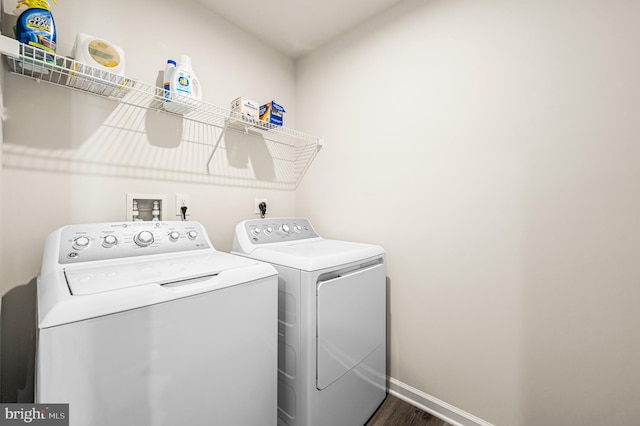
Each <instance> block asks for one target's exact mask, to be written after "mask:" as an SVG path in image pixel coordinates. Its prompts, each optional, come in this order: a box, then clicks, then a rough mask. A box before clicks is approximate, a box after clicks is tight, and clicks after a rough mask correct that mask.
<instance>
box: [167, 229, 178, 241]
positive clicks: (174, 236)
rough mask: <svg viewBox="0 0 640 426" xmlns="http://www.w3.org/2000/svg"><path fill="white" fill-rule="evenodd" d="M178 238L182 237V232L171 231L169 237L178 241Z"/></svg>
mask: <svg viewBox="0 0 640 426" xmlns="http://www.w3.org/2000/svg"><path fill="white" fill-rule="evenodd" d="M178 238H180V233H179V232H178V231H171V232H169V239H170V240H171V241H178Z"/></svg>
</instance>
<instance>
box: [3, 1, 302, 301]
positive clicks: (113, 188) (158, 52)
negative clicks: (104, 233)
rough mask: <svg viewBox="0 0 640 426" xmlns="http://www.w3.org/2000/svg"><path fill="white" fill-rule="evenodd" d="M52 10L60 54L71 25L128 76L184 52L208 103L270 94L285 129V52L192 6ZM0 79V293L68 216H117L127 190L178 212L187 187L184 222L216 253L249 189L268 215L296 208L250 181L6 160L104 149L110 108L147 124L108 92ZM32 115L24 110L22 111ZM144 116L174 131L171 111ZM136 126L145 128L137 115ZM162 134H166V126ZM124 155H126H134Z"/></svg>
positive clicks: (32, 269) (150, 78) (24, 275)
mask: <svg viewBox="0 0 640 426" xmlns="http://www.w3.org/2000/svg"><path fill="white" fill-rule="evenodd" d="M53 12H54V17H55V19H56V24H57V28H58V53H59V54H61V55H68V54H70V53H71V49H72V46H73V43H74V40H75V35H76V33H78V32H87V33H89V34H93V35H97V36H100V37H104V38H105V39H107V40H110V41H111V42H113V43H115V44H117V45H119V46H121V47H122V48H123V49H124V50H125V53H126V68H127V75H128V76H130V77H134V78H137V79H139V80H141V81H143V82H146V83H150V84H154V83H155V82H156V77H157V74H158V72H159V71H161V70H163V69H164V63H166V60H167V58H175V59H177V58H178V56H179V55H180V54H181V53H186V54H189V55H190V56H191V57H192V61H193V66H194V69H195V71H196V73H197V74H198V77H199V79H200V82H201V84H202V86H203V88H204V100H205V101H207V102H210V103H213V104H216V105H220V106H223V107H228V106H229V104H230V101H231V100H232V99H235V98H236V97H237V96H249V97H252V98H254V99H256V100H258V99H259V100H267V99H272V98H277V99H280V100H281V102H282V103H283V104H285V105H287V106H288V107H289V108H288V109H289V110H290V111H291V113H290V114H287V123H288V124H289V125H290V126H294V123H295V105H294V66H293V62H292V60H291V59H289V58H287V57H285V56H284V55H281V54H279V53H277V52H276V51H274V50H273V49H270V48H268V47H266V45H264V44H263V43H262V42H260V41H259V40H257V39H255V38H252V37H250V36H248V35H247V34H246V33H244V32H243V31H241V30H239V29H237V28H236V27H234V26H233V25H231V24H229V23H228V22H226V21H224V20H222V19H221V18H219V17H217V16H216V15H214V14H213V13H211V12H208V11H207V10H206V9H204V8H203V7H202V6H201V5H199V4H198V3H195V2H175V1H166V0H165V1H153V2H152V1H142V2H133V3H131V2H126V1H115V2H113V1H112V2H109V3H108V5H105V3H104V2H98V1H88V2H83V3H82V5H81V6H80V5H78V4H73V2H60V4H58V5H56V6H54V9H53ZM264 76H269V78H270V81H269V84H268V85H265V84H264ZM6 80H7V87H6V92H7V93H6V94H5V104H6V109H7V120H6V122H5V140H4V142H5V150H7V151H8V152H10V154H11V155H9V154H6V153H5V155H6V156H7V162H9V163H10V164H11V167H8V166H7V165H6V164H5V168H4V171H3V173H2V174H3V191H2V192H3V194H4V202H3V205H2V206H3V209H2V210H3V221H2V227H3V229H4V232H5V236H6V238H5V239H3V243H4V245H5V246H9V247H10V248H11V250H9V251H8V252H7V256H5V260H4V264H3V269H2V274H3V276H4V278H5V282H6V288H5V291H7V290H9V289H10V288H11V287H12V286H15V285H19V284H24V283H25V282H28V280H29V279H30V278H32V277H34V276H35V275H36V274H37V272H38V270H39V266H40V265H39V262H40V255H39V253H40V252H41V250H42V242H43V240H44V238H45V236H46V235H47V234H48V233H49V232H51V231H52V230H54V229H55V228H57V227H59V226H62V225H65V224H69V223H83V222H96V221H117V220H124V218H125V216H124V214H125V213H124V212H125V194H126V193H127V192H133V193H161V194H167V195H168V197H169V198H168V201H169V204H170V205H169V210H171V211H174V210H175V207H174V203H175V194H176V193H187V194H190V196H191V203H192V205H193V209H192V213H193V214H192V216H191V218H192V220H198V221H201V222H202V223H203V224H204V225H205V226H206V227H207V229H208V230H209V232H210V234H211V238H212V240H214V242H215V243H216V246H217V248H219V249H221V250H229V249H230V248H231V240H232V235H233V226H234V225H235V223H237V222H238V221H240V220H242V219H245V218H248V217H253V202H254V198H256V197H260V198H268V199H269V200H270V203H269V204H270V208H271V213H272V214H283V215H287V214H293V208H294V201H293V200H294V193H293V191H282V190H273V189H269V188H268V187H267V188H266V189H260V188H258V187H257V185H254V184H253V183H252V182H248V183H247V185H246V186H244V187H242V186H240V187H238V186H225V185H208V184H197V183H192V182H189V181H188V180H182V181H177V182H176V181H175V180H174V179H173V176H174V175H173V174H171V173H166V174H163V171H162V168H161V167H159V168H158V170H157V171H155V172H154V173H153V175H154V176H157V179H147V178H145V177H146V176H148V175H149V173H147V174H145V173H144V171H143V170H141V171H140V176H142V177H141V178H136V177H135V176H133V177H131V176H124V177H123V176H121V175H120V174H118V173H113V174H110V173H109V169H108V168H107V169H105V168H104V167H102V168H100V169H99V173H98V172H96V170H97V169H98V167H97V166H96V167H93V166H92V165H91V164H83V165H81V166H82V167H80V166H79V165H78V164H74V165H73V166H74V167H75V169H74V170H79V171H80V172H79V173H67V171H68V170H65V169H64V168H62V172H60V173H51V172H49V171H43V170H41V169H40V168H39V165H40V164H42V163H43V162H44V161H45V160H43V159H39V158H37V157H35V158H34V159H33V160H31V159H29V158H28V156H27V157H26V159H25V158H24V157H25V156H24V155H23V156H22V157H20V161H18V160H15V161H10V159H11V158H14V157H15V156H16V155H15V152H21V153H22V152H25V151H26V152H31V151H34V150H35V151H37V150H38V149H41V148H45V149H46V148H55V149H57V151H56V150H54V151H53V155H52V156H58V157H61V158H62V157H64V156H65V155H67V154H68V153H69V152H70V151H73V150H77V151H81V150H82V149H83V148H85V145H88V144H89V142H90V143H91V144H92V145H91V146H92V149H93V150H95V151H100V150H103V151H104V152H105V155H106V154H107V153H108V150H109V149H112V147H114V146H117V145H118V144H121V143H122V141H120V140H117V139H116V138H115V137H113V136H109V133H107V132H106V131H105V130H104V129H103V128H102V127H101V126H103V124H104V123H105V122H107V121H109V120H111V119H112V118H113V116H114V115H116V114H122V115H123V116H126V117H129V118H130V117H134V118H133V120H136V121H138V122H142V121H144V120H145V119H146V120H147V123H146V124H147V126H148V125H149V119H148V117H147V116H146V115H145V114H146V111H145V110H140V109H137V110H136V109H132V108H129V109H125V110H123V111H122V112H120V109H121V108H125V107H122V106H121V105H118V104H117V103H115V102H111V101H108V100H103V99H99V98H94V97H92V96H88V95H85V94H75V93H71V92H70V91H68V90H64V89H60V88H57V87H51V86H48V85H45V84H40V85H38V84H36V83H35V82H34V81H32V80H27V79H22V78H20V77H16V76H13V75H8V76H7V78H6ZM38 98H40V99H38ZM29 113H31V114H33V115H32V116H31V117H29V116H26V115H28V114H29ZM149 114H153V113H149ZM34 117H35V118H38V117H41V118H38V119H37V120H36V121H35V123H42V122H44V125H42V126H41V128H40V129H38V132H37V133H35V132H34V124H30V123H34ZM126 117H123V118H122V119H121V120H120V122H124V121H125V120H126ZM153 117H155V118H154V123H157V122H161V123H170V125H169V128H171V126H174V127H175V128H176V131H177V128H178V127H182V123H181V122H180V121H179V120H178V121H176V120H175V118H174V117H171V116H168V115H158V114H155V115H153ZM112 121H116V120H112ZM137 124H140V123H137ZM137 124H136V126H137ZM136 126H134V127H136ZM140 127H141V128H142V129H143V131H146V129H144V125H143V124H140ZM133 130H135V131H137V130H139V128H138V127H136V128H135V129H133ZM186 133H187V132H186V130H185V134H186ZM122 134H123V137H125V136H127V134H126V132H122ZM96 135H97V136H96ZM101 135H104V140H102V139H101V138H100V136H101ZM146 136H147V135H144V136H143V139H144V140H143V142H144V144H146V145H148V144H149V142H148V141H147V140H146ZM154 136H156V137H157V135H154ZM197 136H198V135H196V136H194V137H197ZM160 137H162V135H160ZM166 137H167V139H169V135H167V136H166ZM127 142H128V141H127ZM171 142H172V143H173V141H171ZM205 142H211V140H210V139H207V140H206V141H205ZM183 144H184V143H183ZM160 145H162V143H160ZM165 145H166V147H165V148H166V149H165V150H164V151H165V152H168V153H169V155H171V151H172V146H170V143H169V142H167V143H166V144H165ZM29 150H31V151H29ZM209 152H210V150H209V148H207V149H205V150H204V151H203V152H202V158H199V160H198V161H199V162H196V163H194V164H195V165H194V168H195V167H199V168H200V170H194V171H201V170H202V169H204V167H205V164H206V160H207V157H206V155H208V154H209ZM130 155H131V156H132V157H135V155H136V153H135V152H132V153H131V154H130ZM139 155H141V156H143V155H146V154H145V153H141V154H139ZM9 157H10V158H9ZM76 158H77V159H78V160H77V161H76V162H77V163H78V162H81V161H82V160H83V158H82V157H81V156H77V157H76ZM29 161H31V162H30V163H29ZM105 170H106V171H105ZM25 222H28V226H25ZM25 228H26V229H25Z"/></svg>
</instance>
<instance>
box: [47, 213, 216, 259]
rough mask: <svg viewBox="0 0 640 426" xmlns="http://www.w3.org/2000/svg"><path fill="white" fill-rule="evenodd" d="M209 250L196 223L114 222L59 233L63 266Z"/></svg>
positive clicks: (78, 226)
mask: <svg viewBox="0 0 640 426" xmlns="http://www.w3.org/2000/svg"><path fill="white" fill-rule="evenodd" d="M210 248H212V246H211V243H210V241H209V238H208V236H207V233H206V231H205V229H204V228H203V227H202V225H200V224H199V223H198V222H113V223H95V224H87V225H70V226H66V227H64V228H62V229H61V231H60V245H59V254H58V261H59V263H62V264H65V263H66V264H68V263H78V262H88V261H93V260H107V259H118V258H125V257H132V256H145V255H151V254H162V253H179V252H187V251H191V250H202V249H210Z"/></svg>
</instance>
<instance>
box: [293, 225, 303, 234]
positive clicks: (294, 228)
mask: <svg viewBox="0 0 640 426" xmlns="http://www.w3.org/2000/svg"><path fill="white" fill-rule="evenodd" d="M293 232H295V233H296V234H299V233H301V232H302V226H300V225H293Z"/></svg>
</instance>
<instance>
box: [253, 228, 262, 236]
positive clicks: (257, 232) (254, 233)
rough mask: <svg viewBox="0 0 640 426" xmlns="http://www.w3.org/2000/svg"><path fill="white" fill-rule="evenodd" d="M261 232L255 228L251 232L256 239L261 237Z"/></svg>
mask: <svg viewBox="0 0 640 426" xmlns="http://www.w3.org/2000/svg"><path fill="white" fill-rule="evenodd" d="M260 232H261V231H260V228H253V229H252V230H251V233H252V234H253V235H254V236H256V237H257V236H258V235H260Z"/></svg>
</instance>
